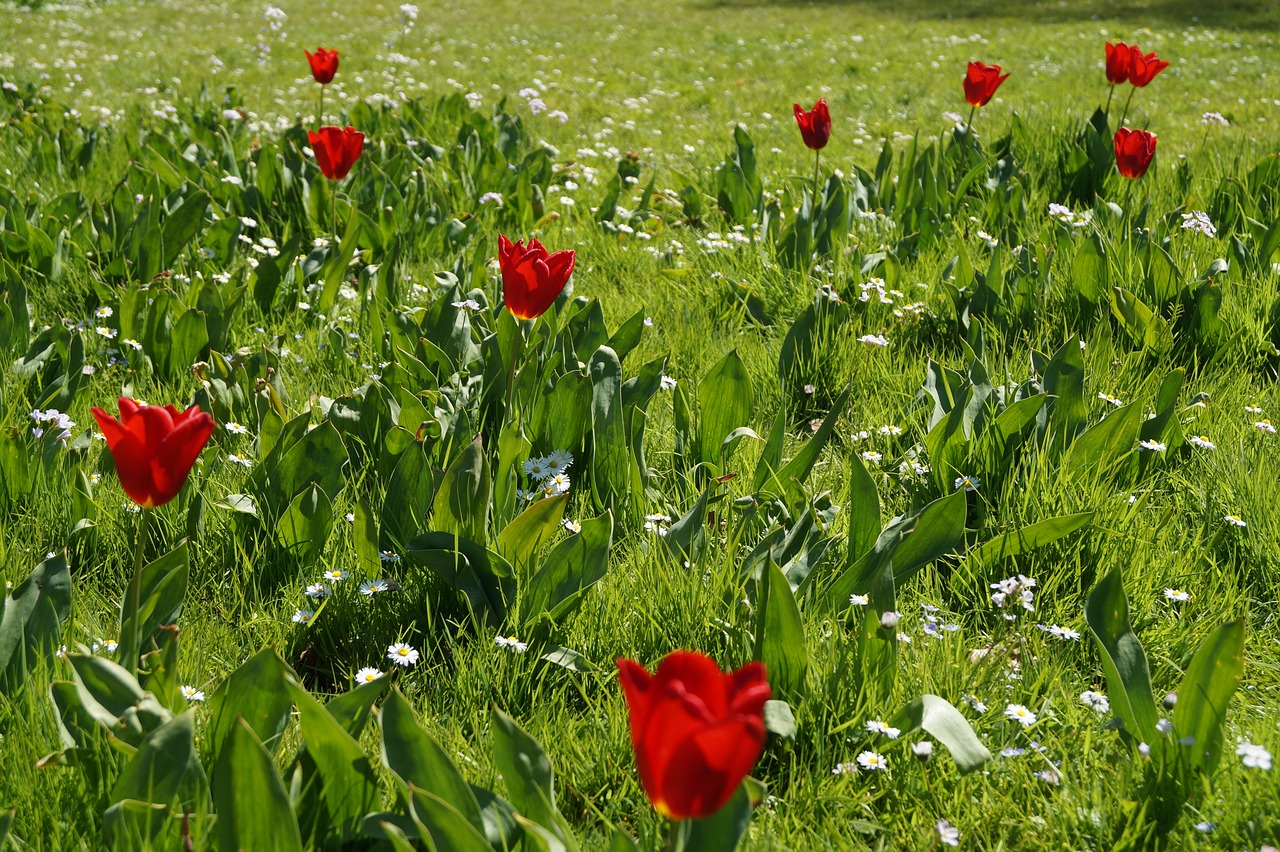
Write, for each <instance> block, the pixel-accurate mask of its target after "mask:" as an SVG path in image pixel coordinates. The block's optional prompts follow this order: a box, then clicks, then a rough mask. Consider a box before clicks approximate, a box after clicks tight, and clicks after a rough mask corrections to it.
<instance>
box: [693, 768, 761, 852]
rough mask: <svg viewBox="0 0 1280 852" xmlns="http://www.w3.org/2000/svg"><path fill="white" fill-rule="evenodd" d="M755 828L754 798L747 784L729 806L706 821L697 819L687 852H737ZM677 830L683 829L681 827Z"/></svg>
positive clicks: (731, 799) (739, 789)
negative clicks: (752, 828) (752, 820)
mask: <svg viewBox="0 0 1280 852" xmlns="http://www.w3.org/2000/svg"><path fill="white" fill-rule="evenodd" d="M750 825H751V798H750V796H748V795H747V785H746V782H745V781H744V782H743V783H742V784H740V785H738V789H737V790H735V791H734V793H733V795H732V796H731V797H730V798H729V801H728V802H726V803H725V806H724V807H723V808H721V809H720V810H718V811H716V812H715V813H714V814H712V815H711V816H709V817H707V818H706V819H699V820H693V821H692V823H691V824H690V826H689V828H688V831H689V835H688V843H687V844H686V846H685V848H686V849H697V850H699V852H733V850H735V849H737V848H738V844H739V843H740V842H741V841H742V838H743V837H745V836H746V834H747V829H748V828H749V827H750ZM677 830H679V828H678V827H677Z"/></svg>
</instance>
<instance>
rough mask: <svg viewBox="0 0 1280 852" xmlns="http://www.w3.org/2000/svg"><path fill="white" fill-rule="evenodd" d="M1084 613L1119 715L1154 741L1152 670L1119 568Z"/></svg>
mask: <svg viewBox="0 0 1280 852" xmlns="http://www.w3.org/2000/svg"><path fill="white" fill-rule="evenodd" d="M1084 616H1085V620H1086V621H1087V622H1088V623H1089V630H1090V631H1091V632H1092V633H1093V637H1094V639H1095V640H1096V642H1097V645H1098V652H1099V654H1100V656H1101V657H1102V671H1103V673H1104V674H1105V675H1106V678H1107V695H1108V696H1109V697H1110V698H1111V706H1112V707H1113V708H1114V709H1115V714H1116V716H1117V717H1118V718H1119V719H1120V721H1121V722H1123V723H1124V729H1125V731H1127V732H1128V733H1129V735H1130V736H1132V737H1134V738H1136V739H1138V740H1140V741H1142V742H1145V743H1149V744H1154V743H1155V742H1157V739H1156V738H1157V737H1158V736H1159V734H1158V733H1157V731H1156V719H1157V714H1156V703H1155V698H1153V697H1152V692H1151V673H1150V671H1149V670H1148V669H1147V655H1146V653H1144V652H1143V650H1142V644H1141V643H1140V642H1138V637H1137V635H1135V634H1134V632H1133V629H1132V628H1131V627H1130V626H1129V601H1128V600H1127V599H1126V598H1125V594H1124V584H1123V583H1122V581H1121V579H1120V569H1119V568H1114V569H1112V570H1111V572H1110V573H1108V574H1107V575H1106V576H1105V577H1103V578H1102V580H1101V581H1100V582H1099V583H1098V585H1097V586H1096V587H1095V588H1094V590H1093V591H1092V592H1090V593H1089V598H1088V600H1087V601H1086V603H1085V608H1084Z"/></svg>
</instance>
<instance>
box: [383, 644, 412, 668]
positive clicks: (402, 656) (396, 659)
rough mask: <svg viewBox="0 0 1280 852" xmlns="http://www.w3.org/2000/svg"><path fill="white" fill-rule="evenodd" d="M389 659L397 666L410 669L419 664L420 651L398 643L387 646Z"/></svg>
mask: <svg viewBox="0 0 1280 852" xmlns="http://www.w3.org/2000/svg"><path fill="white" fill-rule="evenodd" d="M387 659H388V660H390V661H391V662H393V663H395V664H396V665H397V666H404V667H408V666H411V665H413V664H414V663H416V662H418V650H417V649H416V648H414V647H413V646H412V645H408V644H406V643H404V642H397V643H395V644H394V645H388V646H387Z"/></svg>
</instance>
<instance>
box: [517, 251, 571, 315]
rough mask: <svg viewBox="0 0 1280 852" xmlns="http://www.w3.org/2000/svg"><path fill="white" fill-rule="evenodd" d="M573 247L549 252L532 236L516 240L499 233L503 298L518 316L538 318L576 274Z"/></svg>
mask: <svg viewBox="0 0 1280 852" xmlns="http://www.w3.org/2000/svg"><path fill="white" fill-rule="evenodd" d="M575 258H576V255H575V254H574V253H573V251H569V250H567V251H558V252H556V253H555V254H548V253H547V250H546V249H545V248H543V246H542V243H540V242H538V241H537V240H535V239H530V240H529V244H528V245H527V246H526V245H525V244H524V240H516V241H515V242H514V243H513V242H511V240H508V239H507V238H506V237H505V236H503V235H501V234H499V235H498V266H499V267H500V268H501V270H502V301H503V302H504V303H505V304H506V306H507V310H509V311H511V315H512V316H514V317H515V318H516V319H522V320H529V319H536V318H538V317H540V316H542V315H543V314H544V313H546V311H547V308H549V307H551V304H552V303H553V302H554V301H555V300H556V296H559V295H560V291H561V290H563V289H564V285H565V284H567V283H568V282H569V276H570V275H572V274H573V263H574V260H575Z"/></svg>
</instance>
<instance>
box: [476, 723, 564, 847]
mask: <svg viewBox="0 0 1280 852" xmlns="http://www.w3.org/2000/svg"><path fill="white" fill-rule="evenodd" d="M491 721H492V730H493V761H494V763H495V764H497V767H498V772H500V773H501V774H502V780H503V781H504V782H506V785H507V792H508V794H509V798H510V800H511V804H512V805H514V806H515V809H516V812H517V813H518V814H521V815H523V816H524V817H526V818H527V819H529V820H531V821H532V822H535V823H537V824H538V825H540V826H542V827H543V828H545V829H547V831H549V832H550V833H551V834H552V835H554V837H556V838H557V839H558V840H559V841H560V842H561V843H562V844H564V846H565V847H566V848H568V849H576V848H577V844H576V843H574V841H573V837H572V835H571V834H570V833H569V831H568V830H567V828H566V826H565V825H564V820H563V818H562V817H561V816H560V814H559V813H558V812H557V811H556V797H555V773H554V771H553V770H552V768H551V758H549V757H547V753H546V752H545V751H544V750H543V748H542V746H541V745H540V744H539V743H538V741H537V740H535V739H534V738H533V737H531V736H529V734H528V733H527V732H526V731H525V730H524V728H522V727H520V726H519V725H518V724H516V721H515V720H514V719H512V718H511V717H510V716H508V715H507V714H506V713H503V712H502V711H501V710H499V709H498V708H497V707H494V708H493V713H492V719H491Z"/></svg>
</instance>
